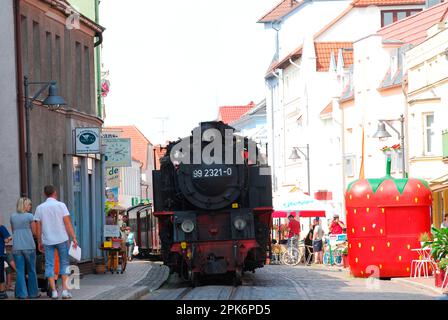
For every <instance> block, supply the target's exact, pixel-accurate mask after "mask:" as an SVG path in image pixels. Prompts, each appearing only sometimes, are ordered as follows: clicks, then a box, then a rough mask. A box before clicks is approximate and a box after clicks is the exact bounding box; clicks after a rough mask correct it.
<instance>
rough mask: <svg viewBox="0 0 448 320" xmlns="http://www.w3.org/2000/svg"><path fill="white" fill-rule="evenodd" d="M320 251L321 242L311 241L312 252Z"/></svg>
mask: <svg viewBox="0 0 448 320" xmlns="http://www.w3.org/2000/svg"><path fill="white" fill-rule="evenodd" d="M321 251H322V240H313V252H321Z"/></svg>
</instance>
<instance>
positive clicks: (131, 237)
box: [126, 227, 137, 261]
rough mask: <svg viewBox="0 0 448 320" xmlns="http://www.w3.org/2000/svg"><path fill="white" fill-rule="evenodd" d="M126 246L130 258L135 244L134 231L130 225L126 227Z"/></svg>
mask: <svg viewBox="0 0 448 320" xmlns="http://www.w3.org/2000/svg"><path fill="white" fill-rule="evenodd" d="M126 236H127V238H126V246H127V247H128V260H129V261H131V260H132V255H133V252H134V247H135V246H136V245H137V242H136V241H135V235H134V232H132V231H131V228H130V227H126Z"/></svg>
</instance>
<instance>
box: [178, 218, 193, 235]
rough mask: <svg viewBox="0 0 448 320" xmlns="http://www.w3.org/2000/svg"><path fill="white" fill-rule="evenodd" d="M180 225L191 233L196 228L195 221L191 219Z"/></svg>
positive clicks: (183, 229) (186, 231)
mask: <svg viewBox="0 0 448 320" xmlns="http://www.w3.org/2000/svg"><path fill="white" fill-rule="evenodd" d="M180 227H181V228H182V231H183V232H185V233H190V232H192V231H193V230H194V223H193V221H191V220H184V221H183V222H182V224H181V226H180Z"/></svg>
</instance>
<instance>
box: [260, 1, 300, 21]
mask: <svg viewBox="0 0 448 320" xmlns="http://www.w3.org/2000/svg"><path fill="white" fill-rule="evenodd" d="M304 2H305V1H297V0H282V1H281V2H280V3H279V4H277V5H276V6H275V7H274V8H273V9H272V10H271V11H269V12H268V13H267V14H265V15H264V16H263V17H262V18H261V19H260V20H258V22H263V23H264V22H272V21H277V20H280V19H281V18H283V17H284V16H286V15H287V14H288V13H290V12H292V11H293V10H294V9H295V8H297V7H299V6H300V5H301V4H303V3H304Z"/></svg>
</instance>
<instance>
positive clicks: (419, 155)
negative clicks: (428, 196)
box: [406, 3, 448, 227]
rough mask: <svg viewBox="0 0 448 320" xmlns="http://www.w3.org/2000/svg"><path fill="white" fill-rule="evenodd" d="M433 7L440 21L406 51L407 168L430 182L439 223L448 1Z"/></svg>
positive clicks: (446, 149)
mask: <svg viewBox="0 0 448 320" xmlns="http://www.w3.org/2000/svg"><path fill="white" fill-rule="evenodd" d="M433 11H434V14H435V15H437V16H439V17H440V18H439V19H437V20H438V21H441V22H437V23H436V24H434V25H433V26H432V27H431V28H429V29H427V30H426V33H427V38H426V40H425V41H424V42H422V43H420V44H419V45H417V46H415V47H414V48H412V49H411V50H409V51H408V52H406V66H407V68H408V89H407V93H408V95H407V99H408V108H407V118H408V127H409V130H408V135H409V141H412V142H413V143H410V144H409V172H410V174H411V175H412V176H415V177H420V178H424V179H425V180H427V181H428V182H430V185H431V189H432V191H433V198H434V204H433V222H434V225H435V226H437V227H438V226H440V223H441V221H442V217H443V214H446V213H448V134H447V133H446V132H447V129H448V124H447V123H446V119H448V50H447V48H448V3H444V4H442V5H440V7H439V8H436V7H434V8H433ZM436 11H437V12H436ZM440 13H442V14H443V16H440ZM424 31H425V30H423V31H422V32H424Z"/></svg>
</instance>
